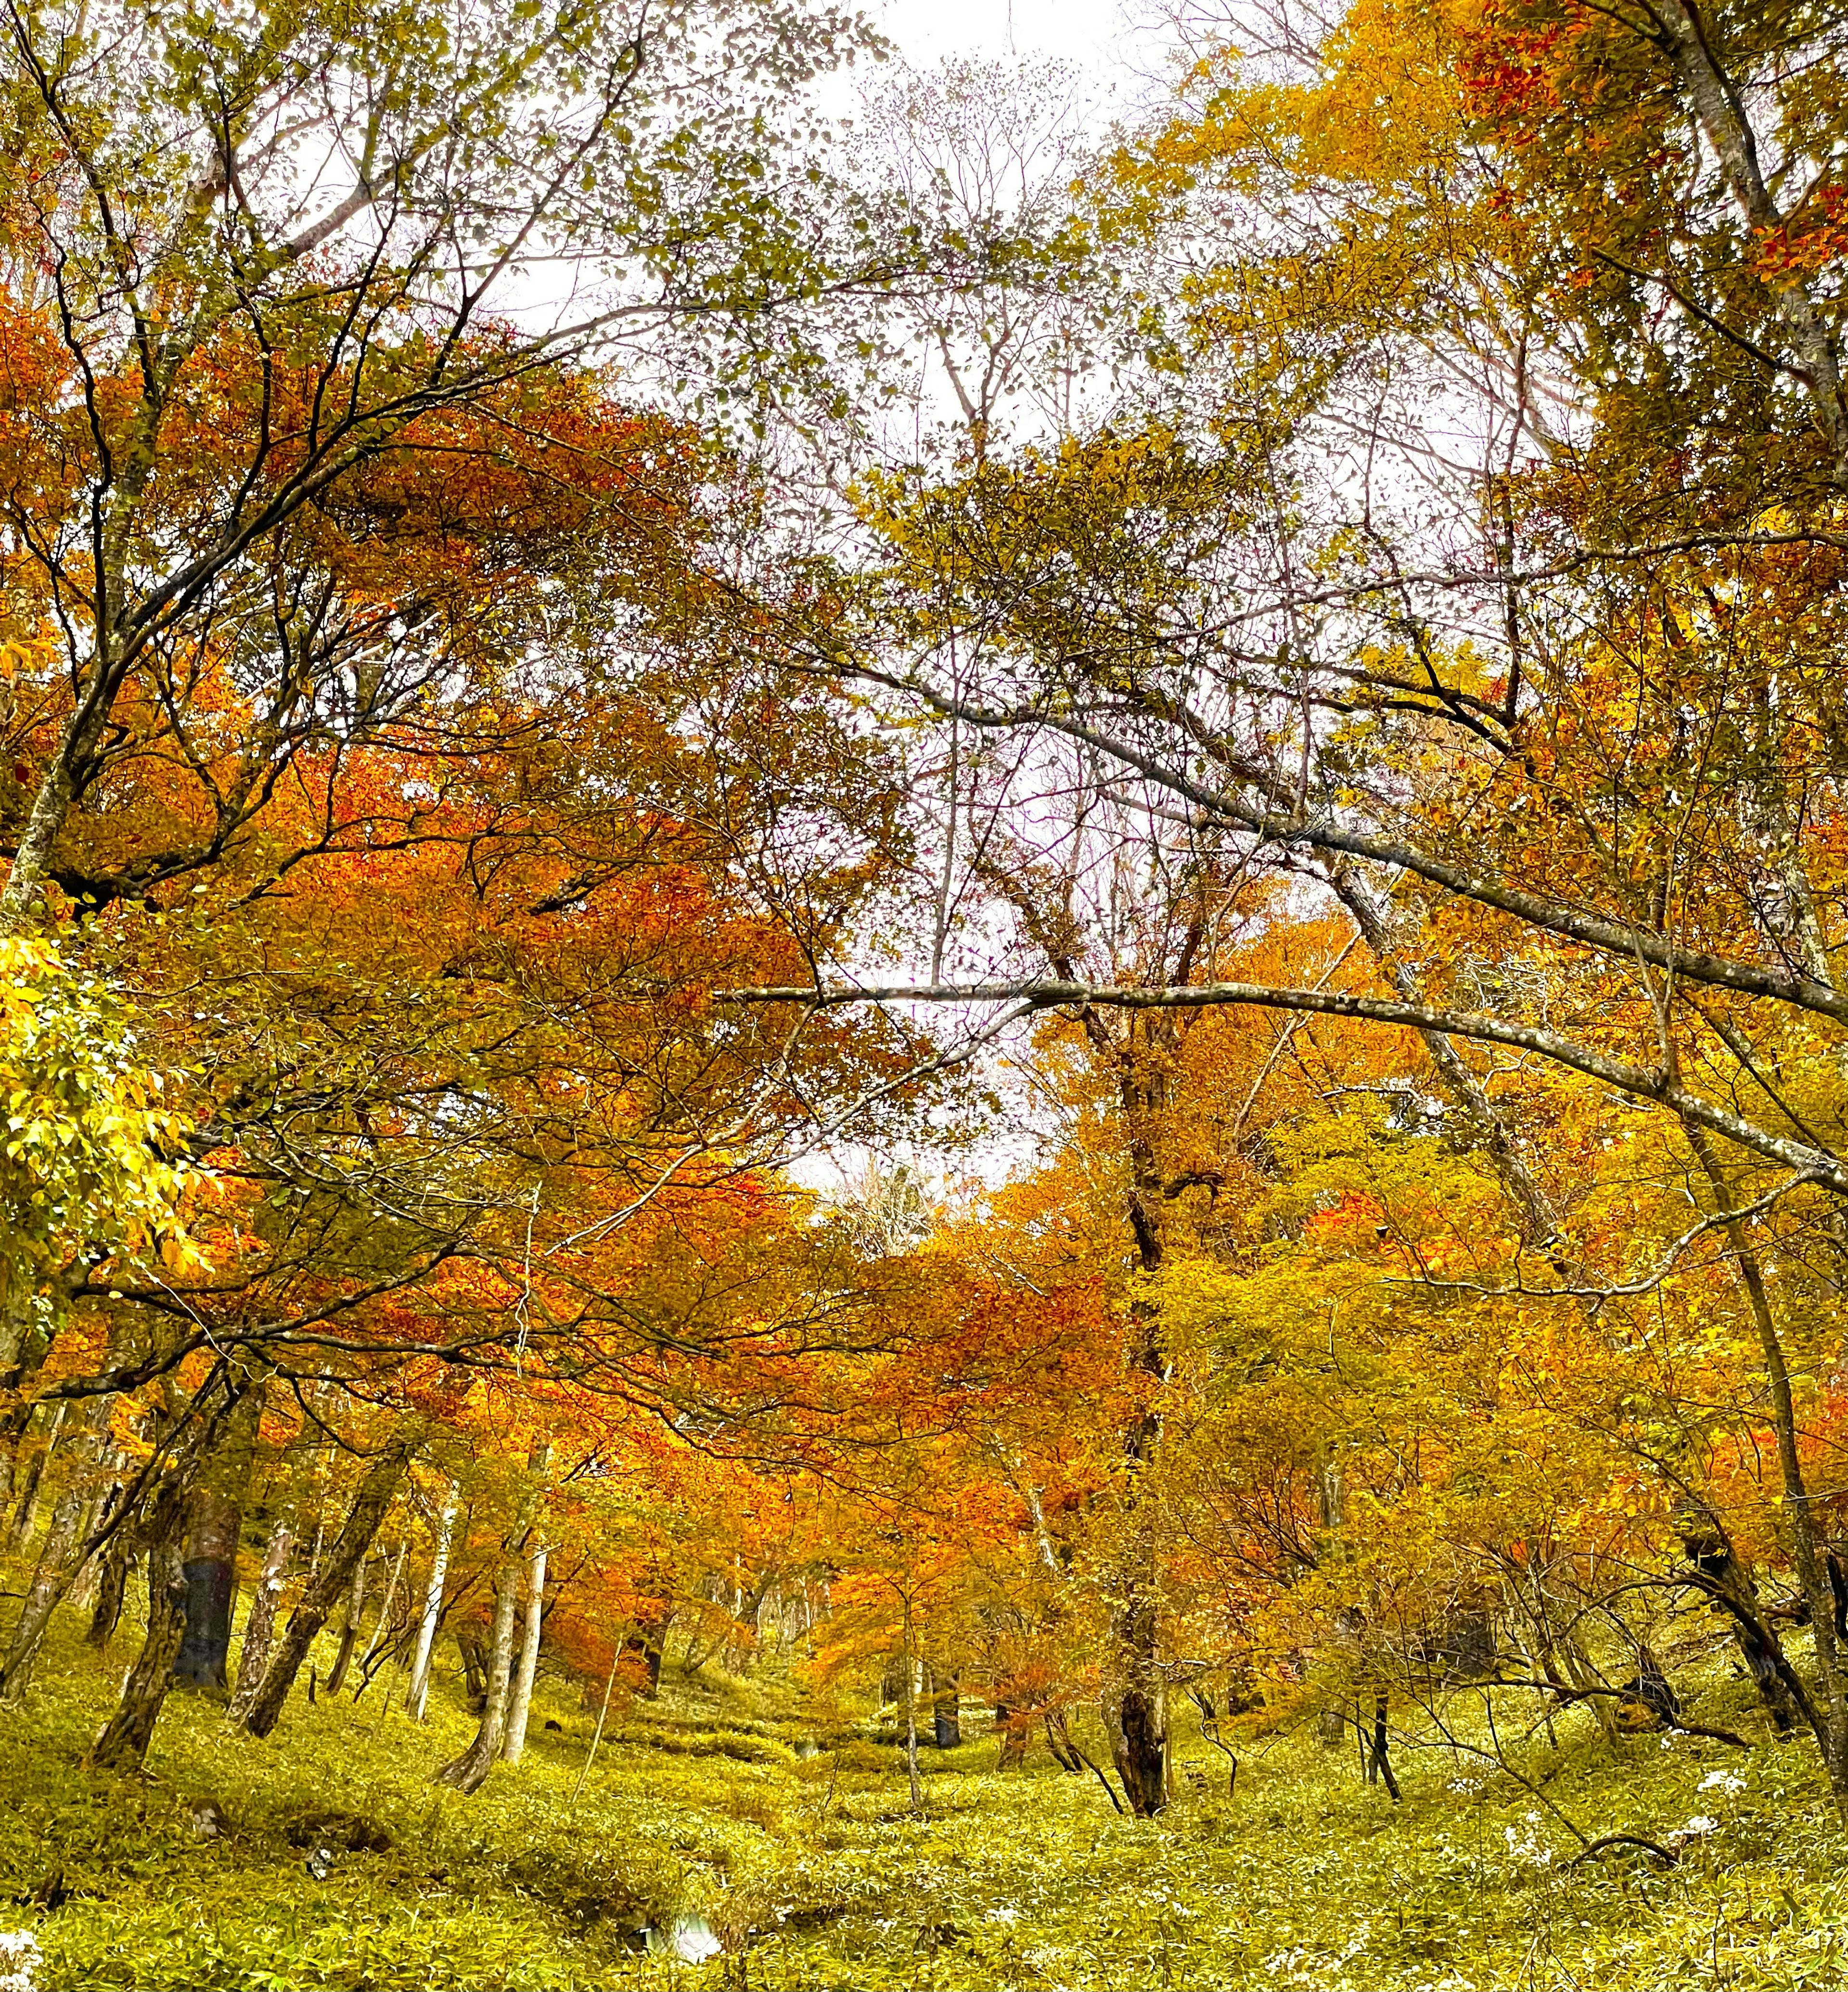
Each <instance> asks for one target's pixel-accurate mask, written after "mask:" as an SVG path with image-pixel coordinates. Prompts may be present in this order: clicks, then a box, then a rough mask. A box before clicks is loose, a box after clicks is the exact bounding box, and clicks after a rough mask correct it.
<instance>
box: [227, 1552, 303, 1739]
mask: <svg viewBox="0 0 1848 1992" xmlns="http://www.w3.org/2000/svg"><path fill="white" fill-rule="evenodd" d="M294 1548H295V1516H293V1515H292V1514H288V1513H285V1514H283V1515H282V1516H280V1517H279V1518H278V1521H277V1523H276V1526H274V1528H273V1529H272V1530H271V1531H270V1539H269V1541H268V1544H267V1545H266V1546H265V1547H264V1552H263V1571H262V1574H261V1576H260V1577H259V1578H257V1590H256V1595H254V1597H253V1598H251V1615H250V1616H249V1618H248V1619H246V1620H245V1621H244V1645H243V1647H242V1649H240V1652H239V1653H238V1656H237V1690H236V1692H235V1693H234V1694H233V1695H232V1697H231V1720H232V1721H234V1722H239V1721H242V1720H243V1719H244V1716H245V1714H247V1712H248V1711H249V1708H250V1705H251V1702H252V1701H253V1700H254V1699H255V1698H256V1694H257V1687H258V1685H259V1684H260V1683H261V1681H262V1679H263V1670H264V1668H265V1667H266V1666H268V1664H269V1657H270V1649H271V1646H274V1644H275V1640H276V1608H277V1607H278V1605H280V1604H281V1601H282V1586H283V1584H284V1583H285V1581H286V1580H287V1578H288V1560H289V1554H290V1552H291V1551H292V1550H293V1549H294Z"/></svg>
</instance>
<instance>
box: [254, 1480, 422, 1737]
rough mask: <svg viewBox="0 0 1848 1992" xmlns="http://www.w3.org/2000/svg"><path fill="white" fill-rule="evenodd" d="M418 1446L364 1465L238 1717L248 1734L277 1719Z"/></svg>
mask: <svg viewBox="0 0 1848 1992" xmlns="http://www.w3.org/2000/svg"><path fill="white" fill-rule="evenodd" d="M417 1446H418V1442H417V1441H405V1442H402V1443H401V1444H399V1445H394V1446H393V1447H391V1448H389V1449H388V1450H387V1451H384V1452H381V1453H380V1454H379V1455H377V1457H376V1458H374V1459H373V1462H372V1463H371V1465H370V1466H368V1467H367V1469H366V1472H365V1475H364V1477H363V1479H362V1480H361V1481H360V1489H359V1492H358V1494H357V1496H356V1497H355V1499H354V1501H353V1507H352V1509H351V1511H350V1512H349V1514H348V1515H347V1517H346V1523H345V1524H344V1525H343V1527H342V1528H341V1530H340V1533H339V1535H338V1536H336V1537H335V1538H334V1541H333V1546H332V1548H331V1549H330V1550H329V1551H328V1553H327V1555H326V1559H325V1560H324V1561H323V1562H322V1566H321V1568H320V1569H319V1571H318V1572H317V1573H316V1574H315V1578H314V1580H313V1581H312V1583H311V1584H309V1587H308V1588H307V1590H306V1591H305V1592H304V1593H303V1595H302V1601H301V1603H300V1604H298V1605H297V1606H296V1607H295V1611H294V1612H293V1613H292V1615H290V1618H289V1622H288V1631H287V1632H285V1633H284V1634H283V1636H282V1639H281V1644H280V1645H279V1646H278V1647H277V1649H276V1652H275V1654H274V1657H273V1658H272V1659H271V1661H270V1663H269V1665H268V1666H267V1667H266V1668H265V1669H264V1674H263V1679H262V1680H261V1682H259V1683H258V1684H257V1690H256V1692H255V1693H254V1694H253V1695H252V1696H251V1701H250V1706H249V1707H248V1708H247V1710H246V1711H244V1714H243V1715H242V1716H241V1717H240V1718H237V1719H238V1721H239V1722H240V1727H242V1728H244V1729H247V1730H248V1731H249V1732H250V1733H251V1735H253V1736H267V1735H268V1734H270V1732H271V1731H272V1730H273V1729H274V1728H275V1726H276V1724H277V1723H278V1721H280V1719H281V1714H282V1707H283V1704H284V1703H285V1702H286V1701H287V1700H288V1693H289V1690H290V1689H291V1688H292V1687H294V1686H295V1676H296V1675H297V1674H298V1673H300V1672H301V1670H302V1662H303V1661H304V1660H305V1659H307V1657H308V1652H309V1648H310V1647H311V1646H312V1645H313V1644H314V1642H315V1636H316V1635H317V1634H318V1633H319V1632H320V1630H321V1629H322V1626H323V1625H326V1623H327V1621H328V1619H329V1615H331V1613H332V1611H333V1608H334V1605H335V1604H336V1601H338V1599H339V1596H340V1594H341V1592H342V1591H345V1590H346V1588H347V1587H348V1586H349V1584H351V1583H352V1581H353V1571H354V1570H355V1569H356V1567H357V1566H358V1564H359V1563H360V1559H361V1558H362V1557H364V1556H365V1555H366V1554H367V1551H368V1550H370V1548H371V1547H372V1542H373V1537H375V1536H376V1535H377V1533H378V1532H379V1526H380V1523H382V1522H383V1521H384V1519H385V1511H386V1510H387V1509H388V1508H389V1507H390V1506H391V1502H392V1497H393V1496H394V1495H395V1494H396V1493H397V1490H398V1486H399V1484H400V1483H401V1482H402V1480H403V1479H404V1475H405V1474H406V1472H407V1471H408V1470H409V1468H410V1465H411V1459H412V1458H413V1456H414V1454H415V1453H416V1451H417Z"/></svg>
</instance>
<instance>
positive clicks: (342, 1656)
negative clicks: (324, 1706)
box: [327, 1557, 372, 1694]
mask: <svg viewBox="0 0 1848 1992" xmlns="http://www.w3.org/2000/svg"><path fill="white" fill-rule="evenodd" d="M371 1578H372V1566H371V1564H370V1563H369V1562H368V1561H367V1559H366V1558H365V1557H360V1561H359V1562H358V1564H356V1567H354V1570H353V1584H352V1587H351V1588H350V1589H349V1591H348V1592H347V1594H346V1616H345V1617H344V1618H343V1619H342V1621H341V1622H340V1644H339V1648H338V1649H337V1650H336V1653H335V1654H334V1663H333V1666H332V1670H330V1671H329V1674H328V1676H327V1691H328V1693H329V1694H339V1692H340V1690H341V1688H342V1687H344V1686H345V1684H346V1670H347V1668H348V1667H349V1666H350V1665H351V1664H352V1662H353V1647H354V1646H355V1645H356V1643H357V1642H358V1640H359V1637H360V1619H363V1617H364V1616H365V1613H366V1591H367V1585H368V1584H370V1581H371Z"/></svg>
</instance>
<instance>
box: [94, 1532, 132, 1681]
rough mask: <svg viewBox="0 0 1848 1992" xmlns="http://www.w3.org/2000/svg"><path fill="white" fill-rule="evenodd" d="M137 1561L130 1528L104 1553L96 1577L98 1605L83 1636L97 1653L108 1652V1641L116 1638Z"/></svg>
mask: <svg viewBox="0 0 1848 1992" xmlns="http://www.w3.org/2000/svg"><path fill="white" fill-rule="evenodd" d="M134 1568H135V1543H134V1542H133V1540H131V1537H130V1536H129V1534H128V1530H125V1529H124V1530H118V1532H117V1534H116V1537H115V1540H114V1541H113V1542H111V1543H110V1545H109V1547H107V1549H106V1550H104V1552H103V1567H102V1570H101V1574H99V1575H98V1577H97V1588H96V1606H95V1608H94V1610H93V1611H92V1612H91V1613H90V1629H89V1631H88V1632H86V1633H85V1634H84V1645H85V1646H94V1648H95V1649H97V1652H98V1653H107V1651H108V1649H109V1642H110V1641H111V1639H114V1637H115V1629H116V1627H117V1626H118V1625H119V1624H120V1623H121V1617H122V1601H123V1599H124V1598H125V1597H126V1596H127V1595H128V1579H129V1577H130V1574H131V1573H132V1572H133V1571H134Z"/></svg>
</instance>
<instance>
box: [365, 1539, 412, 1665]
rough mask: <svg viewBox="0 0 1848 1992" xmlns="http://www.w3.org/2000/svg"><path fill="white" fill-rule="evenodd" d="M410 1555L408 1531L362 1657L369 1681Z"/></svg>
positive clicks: (381, 1599)
mask: <svg viewBox="0 0 1848 1992" xmlns="http://www.w3.org/2000/svg"><path fill="white" fill-rule="evenodd" d="M410 1554H411V1534H410V1531H409V1530H406V1531H405V1533H404V1535H403V1537H401V1538H400V1540H399V1542H398V1553H397V1556H396V1557H394V1559H393V1560H392V1565H391V1574H390V1576H389V1577H388V1578H386V1580H385V1595H384V1597H383V1598H380V1600H379V1615H378V1618H377V1621H376V1622H374V1624H373V1629H372V1637H371V1638H370V1639H368V1640H367V1642H366V1650H365V1652H364V1653H362V1654H361V1655H360V1672H361V1673H363V1674H366V1678H367V1680H370V1679H371V1676H370V1674H369V1673H367V1672H366V1670H367V1669H368V1668H369V1667H370V1666H371V1665H372V1656H373V1654H374V1653H377V1651H378V1649H380V1646H383V1645H384V1643H385V1641H386V1639H387V1638H388V1637H389V1636H390V1632H391V1608H392V1607H393V1606H394V1605H395V1604H397V1595H398V1586H399V1585H400V1584H401V1583H403V1581H404V1559H405V1558H406V1557H407V1556H409V1555H410ZM360 1686H361V1687H362V1688H363V1686H364V1683H363V1682H362V1683H361V1684H360ZM359 1697H360V1689H355V1690H354V1691H353V1699H354V1700H358V1699H359Z"/></svg>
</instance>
